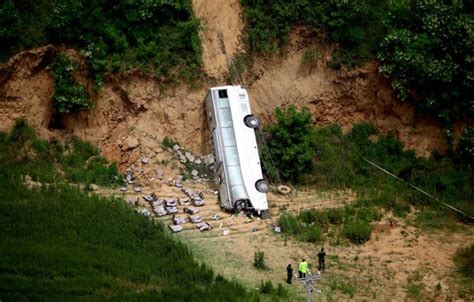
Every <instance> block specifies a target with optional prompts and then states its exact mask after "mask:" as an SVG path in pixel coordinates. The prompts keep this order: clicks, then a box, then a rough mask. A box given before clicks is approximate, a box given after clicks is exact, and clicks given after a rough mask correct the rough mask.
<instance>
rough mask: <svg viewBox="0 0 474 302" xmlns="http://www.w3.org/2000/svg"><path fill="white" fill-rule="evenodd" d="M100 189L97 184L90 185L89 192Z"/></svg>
mask: <svg viewBox="0 0 474 302" xmlns="http://www.w3.org/2000/svg"><path fill="white" fill-rule="evenodd" d="M98 189H99V186H98V185H96V184H90V185H89V190H91V191H97V190H98Z"/></svg>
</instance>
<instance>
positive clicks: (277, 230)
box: [273, 226, 281, 234]
mask: <svg viewBox="0 0 474 302" xmlns="http://www.w3.org/2000/svg"><path fill="white" fill-rule="evenodd" d="M273 230H274V231H275V233H277V234H280V233H281V227H279V226H276V227H275V228H274V229H273Z"/></svg>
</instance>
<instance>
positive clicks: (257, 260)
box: [253, 251, 267, 270]
mask: <svg viewBox="0 0 474 302" xmlns="http://www.w3.org/2000/svg"><path fill="white" fill-rule="evenodd" d="M253 266H254V267H255V268H257V269H259V270H264V269H267V266H266V264H265V253H264V252H261V251H255V254H254V259H253Z"/></svg>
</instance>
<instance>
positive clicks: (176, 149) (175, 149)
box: [173, 144, 181, 151]
mask: <svg viewBox="0 0 474 302" xmlns="http://www.w3.org/2000/svg"><path fill="white" fill-rule="evenodd" d="M179 149H181V147H180V146H179V145H178V144H175V145H174V146H173V150H174V151H178V150H179Z"/></svg>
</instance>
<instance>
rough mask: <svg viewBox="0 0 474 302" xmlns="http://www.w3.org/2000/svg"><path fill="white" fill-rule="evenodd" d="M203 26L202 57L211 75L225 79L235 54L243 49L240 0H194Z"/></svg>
mask: <svg viewBox="0 0 474 302" xmlns="http://www.w3.org/2000/svg"><path fill="white" fill-rule="evenodd" d="M193 7H194V10H195V13H196V15H197V16H198V17H199V19H200V20H201V23H202V26H203V30H202V31H201V33H200V38H201V42H202V51H203V54H202V60H203V63H204V70H205V71H206V73H207V75H208V76H210V77H214V78H216V79H224V78H225V77H226V75H227V72H228V69H229V64H230V61H231V59H232V57H233V56H234V55H235V54H236V53H238V52H241V51H242V50H243V48H244V47H243V45H244V44H243V43H242V41H241V34H242V30H243V28H244V24H243V22H242V16H241V14H242V8H241V6H240V1H238V0H193Z"/></svg>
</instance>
